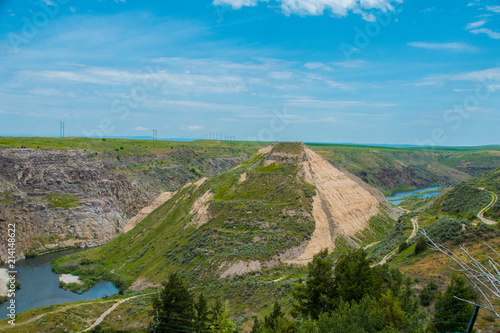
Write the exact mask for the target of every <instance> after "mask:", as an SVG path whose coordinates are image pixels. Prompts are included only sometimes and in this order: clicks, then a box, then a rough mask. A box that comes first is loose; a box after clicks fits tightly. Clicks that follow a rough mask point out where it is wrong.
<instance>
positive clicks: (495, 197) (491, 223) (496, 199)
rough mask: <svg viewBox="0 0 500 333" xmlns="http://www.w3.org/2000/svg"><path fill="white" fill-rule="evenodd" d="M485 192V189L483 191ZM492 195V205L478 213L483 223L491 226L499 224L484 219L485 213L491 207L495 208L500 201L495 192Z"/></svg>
mask: <svg viewBox="0 0 500 333" xmlns="http://www.w3.org/2000/svg"><path fill="white" fill-rule="evenodd" d="M482 190H484V189H482ZM490 194H491V195H492V196H493V199H492V200H491V202H490V204H489V205H488V206H486V207H484V208H483V209H482V210H481V211H480V212H479V213H477V217H478V218H479V219H480V220H481V221H482V222H483V223H486V224H489V225H493V224H497V222H495V221H492V220H490V219H487V218H486V217H484V213H485V212H486V211H487V210H489V209H490V208H491V207H493V205H494V204H496V202H497V201H498V196H497V195H496V193H493V192H490Z"/></svg>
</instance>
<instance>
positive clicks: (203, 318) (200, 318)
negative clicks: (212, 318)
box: [194, 293, 209, 331]
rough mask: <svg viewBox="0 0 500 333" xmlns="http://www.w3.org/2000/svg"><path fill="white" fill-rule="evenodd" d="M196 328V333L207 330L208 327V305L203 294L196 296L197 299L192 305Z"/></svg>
mask: <svg viewBox="0 0 500 333" xmlns="http://www.w3.org/2000/svg"><path fill="white" fill-rule="evenodd" d="M194 310H195V320H196V328H198V331H203V330H207V329H208V328H209V325H208V304H207V300H206V299H205V297H204V296H203V293H199V294H198V299H197V301H196V303H195V304H194Z"/></svg>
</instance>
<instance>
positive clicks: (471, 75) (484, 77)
mask: <svg viewBox="0 0 500 333" xmlns="http://www.w3.org/2000/svg"><path fill="white" fill-rule="evenodd" d="M446 81H472V82H481V83H490V84H493V83H496V82H500V67H497V68H489V69H484V70H480V71H472V72H463V73H458V74H435V75H429V76H426V77H424V78H423V79H422V80H421V82H419V83H416V84H413V85H414V86H425V85H442V84H443V83H444V82H446Z"/></svg>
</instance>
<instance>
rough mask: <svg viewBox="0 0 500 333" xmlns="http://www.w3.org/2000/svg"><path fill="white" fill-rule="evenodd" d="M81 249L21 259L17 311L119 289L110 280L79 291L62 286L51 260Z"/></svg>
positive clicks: (91, 297) (97, 295)
mask: <svg viewBox="0 0 500 333" xmlns="http://www.w3.org/2000/svg"><path fill="white" fill-rule="evenodd" d="M79 251H81V249H73V250H66V251H60V252H54V253H49V254H44V255H41V256H37V257H33V258H27V259H23V260H18V261H17V262H16V271H17V275H16V279H17V281H19V282H21V289H18V290H17V292H16V298H15V300H16V313H21V312H24V311H26V310H31V309H35V308H39V307H43V306H49V305H54V304H61V303H68V302H80V301H90V300H94V299H98V298H102V297H104V296H107V295H111V294H114V293H117V292H118V289H117V288H116V287H115V286H114V285H113V284H112V283H111V282H107V281H101V282H99V283H97V284H96V285H95V286H94V287H92V288H91V289H89V290H87V291H86V292H84V293H83V294H80V295H79V294H76V293H73V292H71V291H68V290H64V289H62V288H60V287H59V278H58V276H57V274H56V273H54V272H52V269H51V267H50V262H51V261H53V260H55V259H57V258H59V257H62V256H65V255H68V254H72V253H75V252H79ZM5 304H7V303H4V304H3V305H5Z"/></svg>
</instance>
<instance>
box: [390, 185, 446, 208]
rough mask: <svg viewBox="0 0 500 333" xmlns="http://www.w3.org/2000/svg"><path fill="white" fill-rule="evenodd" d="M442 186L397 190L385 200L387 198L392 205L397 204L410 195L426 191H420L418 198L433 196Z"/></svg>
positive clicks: (437, 193)
mask: <svg viewBox="0 0 500 333" xmlns="http://www.w3.org/2000/svg"><path fill="white" fill-rule="evenodd" d="M441 190H442V187H440V186H436V187H426V188H422V189H419V190H414V191H407V192H399V193H396V194H394V195H391V196H388V197H387V200H389V201H390V202H391V203H392V204H393V205H399V204H400V203H402V202H404V201H405V200H406V198H408V197H411V196H412V195H417V194H420V193H422V192H427V193H422V194H421V195H420V196H419V197H420V198H429V197H435V196H437V195H439V193H440V192H441Z"/></svg>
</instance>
